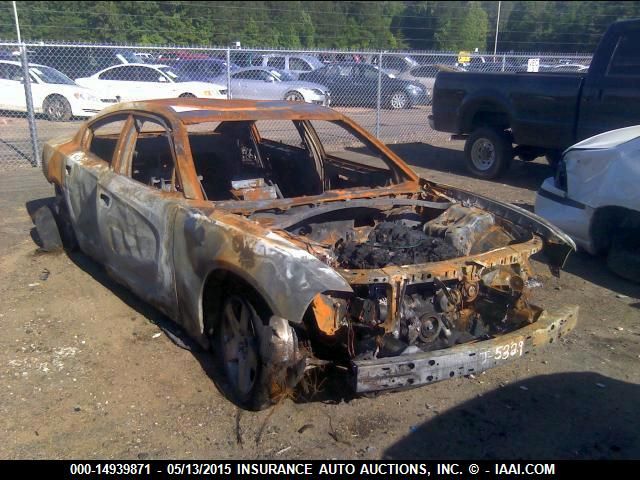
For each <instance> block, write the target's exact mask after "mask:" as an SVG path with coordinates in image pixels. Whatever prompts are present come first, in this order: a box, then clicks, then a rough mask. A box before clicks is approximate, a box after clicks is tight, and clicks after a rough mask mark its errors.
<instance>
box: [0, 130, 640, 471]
mask: <svg viewBox="0 0 640 480" xmlns="http://www.w3.org/2000/svg"><path fill="white" fill-rule="evenodd" d="M393 148H394V149H395V150H396V151H397V152H398V153H400V155H401V156H403V157H404V158H405V159H406V160H407V161H408V162H409V163H410V164H412V165H413V166H414V167H415V168H416V169H417V170H418V171H419V172H420V173H421V174H422V175H423V176H426V177H427V178H431V179H433V180H435V181H438V182H443V183H447V184H450V185H455V186H459V187H462V188H466V189H469V190H474V191H477V192H479V193H482V194H487V195H490V196H492V197H495V198H498V199H500V200H503V201H507V202H511V203H515V204H517V205H520V206H523V207H525V208H529V209H531V208H532V205H533V202H534V197H535V190H536V188H537V186H538V185H540V183H541V182H542V179H544V178H545V177H546V176H549V175H550V174H551V171H550V169H549V167H548V166H546V165H545V164H543V163H537V162H534V163H529V164H525V163H522V162H514V165H513V168H512V169H511V171H510V172H509V173H508V174H507V176H506V177H504V178H503V179H501V180H500V181H498V182H491V181H483V180H478V179H474V178H470V177H468V176H467V175H466V174H465V173H464V168H463V164H462V158H461V152H460V149H461V143H460V142H451V143H445V144H443V146H433V145H428V144H422V143H415V144H402V145H394V147H393ZM51 194H52V189H51V187H50V186H49V185H47V184H46V183H45V182H44V180H43V179H42V176H41V172H40V171H39V170H36V169H33V170H30V169H22V170H19V171H15V172H6V173H5V174H4V175H3V176H2V178H0V208H2V211H3V215H2V218H1V219H0V298H1V300H0V325H1V327H2V329H1V331H2V334H0V458H9V459H18V458H19V459H24V458H108V459H112V458H113V459H115V458H124V459H155V458H160V459H161V458H186V459H191V458H216V459H217V458H219V459H230V458H239V459H241V458H263V459H285V458H317V459H331V458H344V459H361V458H365V459H367V458H371V459H378V458H388V459H391V458H392V459H400V458H413V459H429V458H544V459H560V458H564V459H575V458H578V459H584V458H596V459H597V458H615V459H623V458H626V459H631V458H636V459H637V458H639V457H640V436H639V435H638V432H639V431H640V414H638V405H640V369H639V368H638V366H639V364H640V287H639V286H638V285H634V284H632V283H629V282H626V281H625V280H622V279H619V278H617V277H615V276H614V275H612V274H610V273H609V272H608V271H607V270H606V268H605V266H604V262H603V261H602V260H601V259H598V258H593V257H590V256H587V255H585V254H580V253H579V254H574V255H573V256H572V257H571V258H570V260H569V262H568V265H567V268H566V271H564V272H563V273H562V276H561V277H560V278H559V279H557V278H555V277H552V276H551V275H550V273H549V271H548V269H547V268H546V266H545V265H544V264H543V263H541V262H539V261H535V260H534V262H533V264H534V268H535V269H536V271H537V272H538V274H539V275H540V278H541V279H542V282H543V285H544V286H543V287H542V288H537V289H535V290H534V296H535V301H536V303H537V304H541V305H544V306H545V307H547V308H549V309H553V308H557V307H558V306H560V305H563V304H567V303H570V304H579V305H580V308H581V310H580V316H579V321H578V327H577V328H576V330H575V331H574V332H572V333H571V334H570V335H568V336H567V337H565V338H564V339H563V340H562V341H561V342H560V343H554V344H553V345H549V346H547V347H545V348H543V349H541V350H540V351H538V352H536V353H533V354H531V355H530V356H528V357H525V358H523V359H522V360H521V361H520V362H517V363H511V364H508V365H505V366H501V367H498V368H495V369H493V370H490V371H488V372H486V374H483V375H478V376H475V377H466V378H458V379H454V380H450V381H444V382H440V383H437V384H434V385H431V386H428V387H421V388H416V389H412V390H406V391H402V392H396V393H388V394H383V395H379V396H377V397H374V398H364V397H358V398H354V397H353V396H350V395H348V394H345V389H344V385H343V384H342V383H341V379H340V378H337V377H329V378H324V379H321V378H316V379H314V380H313V381H310V383H309V385H310V388H311V389H312V390H313V391H315V395H312V396H310V397H309V396H303V395H302V394H297V395H295V396H292V397H291V398H287V399H285V400H284V401H282V402H281V403H279V404H278V405H277V406H276V407H274V408H273V409H271V410H267V411H263V412H258V413H254V412H247V411H240V410H238V409H237V408H236V407H235V406H234V405H233V404H232V403H230V402H229V401H227V400H226V399H225V398H224V397H223V396H222V395H221V394H220V392H219V391H218V389H217V388H216V386H215V383H214V381H213V379H214V378H215V377H216V375H215V371H214V369H213V365H212V362H211V361H210V358H209V356H208V355H207V354H205V353H192V352H189V351H187V350H184V349H181V348H179V347H177V346H176V345H175V344H174V343H172V342H171V340H170V339H169V338H168V337H167V336H165V335H164V334H163V333H162V331H161V330H160V328H159V327H158V323H161V322H163V321H166V319H165V318H164V317H163V316H162V315H161V314H160V313H158V312H157V311H155V310H154V309H152V308H151V307H149V306H148V305H146V304H144V303H143V302H142V301H140V300H138V299H137V298H135V297H134V296H132V295H131V294H129V293H128V292H127V291H126V290H125V289H124V288H122V287H120V286H118V285H117V284H115V283H114V282H112V281H111V280H110V279H109V278H108V277H107V276H106V275H105V273H104V272H103V270H102V269H101V268H100V267H99V266H98V265H97V264H95V263H94V262H93V261H91V260H90V259H88V258H87V257H85V256H84V255H82V254H79V253H77V254H72V255H68V254H66V253H60V254H41V253H38V251H37V247H36V244H35V243H34V241H33V239H32V238H31V230H32V228H33V225H32V223H31V220H30V217H29V214H28V211H29V212H33V211H34V210H35V209H36V208H37V207H38V206H39V205H41V204H42V202H43V201H46V200H44V199H46V198H47V197H50V196H51Z"/></svg>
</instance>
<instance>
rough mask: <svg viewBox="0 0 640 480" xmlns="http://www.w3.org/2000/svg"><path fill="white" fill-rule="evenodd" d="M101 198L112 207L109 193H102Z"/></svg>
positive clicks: (106, 205) (106, 204)
mask: <svg viewBox="0 0 640 480" xmlns="http://www.w3.org/2000/svg"><path fill="white" fill-rule="evenodd" d="M100 200H101V201H102V203H103V204H104V206H105V207H110V206H111V197H110V196H109V195H106V194H104V193H101V194H100Z"/></svg>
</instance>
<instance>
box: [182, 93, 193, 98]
mask: <svg viewBox="0 0 640 480" xmlns="http://www.w3.org/2000/svg"><path fill="white" fill-rule="evenodd" d="M179 98H196V96H195V95H194V94H193V93H189V92H187V93H183V94H181V95H180V97H179Z"/></svg>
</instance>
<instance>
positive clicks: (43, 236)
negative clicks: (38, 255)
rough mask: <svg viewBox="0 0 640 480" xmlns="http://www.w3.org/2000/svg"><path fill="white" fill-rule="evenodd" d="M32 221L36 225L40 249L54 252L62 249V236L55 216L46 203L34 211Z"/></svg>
mask: <svg viewBox="0 0 640 480" xmlns="http://www.w3.org/2000/svg"><path fill="white" fill-rule="evenodd" d="M33 223H34V224H35V226H36V231H37V232H38V237H39V238H40V243H41V246H40V248H42V250H44V251H45V252H55V251H57V250H61V249H62V238H61V236H60V231H59V230H58V224H57V222H56V217H55V215H54V213H53V211H52V210H51V208H50V207H49V206H48V205H44V206H42V207H40V208H39V209H38V210H36V211H35V213H34V214H33Z"/></svg>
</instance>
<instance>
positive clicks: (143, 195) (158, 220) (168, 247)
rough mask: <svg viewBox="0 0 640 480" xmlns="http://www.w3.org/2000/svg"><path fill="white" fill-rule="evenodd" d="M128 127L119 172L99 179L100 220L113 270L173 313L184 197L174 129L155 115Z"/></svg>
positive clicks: (137, 117)
mask: <svg viewBox="0 0 640 480" xmlns="http://www.w3.org/2000/svg"><path fill="white" fill-rule="evenodd" d="M129 127H130V128H129V129H128V130H127V131H125V132H124V134H123V138H124V144H123V146H122V148H121V156H120V159H119V162H118V171H112V172H109V174H107V175H103V176H101V177H100V179H99V182H98V207H97V210H98V224H99V231H100V236H101V239H102V245H103V249H104V256H105V260H104V264H105V267H106V268H107V270H108V271H109V273H110V274H111V275H112V276H113V277H114V278H115V279H116V280H118V281H119V282H121V283H123V284H125V285H127V286H128V287H129V288H131V290H133V291H134V292H135V293H136V294H137V295H139V296H140V297H141V298H143V299H145V300H147V301H148V302H150V303H152V304H154V305H156V306H157V307H159V308H160V309H161V310H163V311H164V312H165V313H166V314H167V315H169V316H171V317H173V318H175V313H176V311H177V301H176V296H175V286H174V271H173V258H172V255H171V252H172V244H173V241H172V239H173V235H172V233H171V232H172V229H173V223H174V219H175V212H176V209H177V203H178V202H179V201H180V199H181V198H184V196H183V194H182V193H181V187H180V184H179V182H178V181H177V178H178V175H177V172H176V168H175V165H176V161H175V159H176V156H175V148H174V144H173V138H172V132H171V129H170V128H169V127H168V126H167V124H166V123H165V122H164V121H163V120H162V119H160V118H158V117H155V116H145V115H135V116H134V117H133V118H132V121H131V122H130V123H129Z"/></svg>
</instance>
